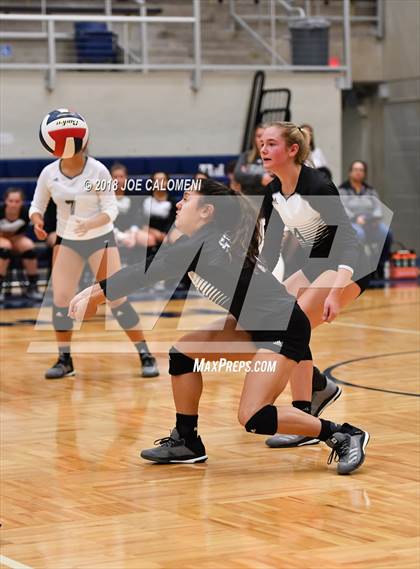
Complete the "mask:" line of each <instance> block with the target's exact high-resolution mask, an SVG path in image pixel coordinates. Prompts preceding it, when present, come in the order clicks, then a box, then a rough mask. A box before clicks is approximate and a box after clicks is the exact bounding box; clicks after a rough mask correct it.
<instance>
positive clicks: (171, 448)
mask: <svg viewBox="0 0 420 569" xmlns="http://www.w3.org/2000/svg"><path fill="white" fill-rule="evenodd" d="M154 444H155V445H157V446H156V448H148V449H146V450H142V451H141V453H140V456H141V457H142V458H145V459H146V460H151V461H152V462H158V463H160V464H177V463H186V464H193V463H194V462H205V461H206V460H207V458H208V457H207V455H206V449H205V448H204V445H203V443H202V441H201V438H200V437H197V439H196V440H194V441H192V442H189V443H188V446H187V445H186V442H185V440H184V439H181V437H180V436H179V433H178V431H177V430H176V429H172V431H171V434H170V435H169V437H165V438H163V439H157V440H156V441H155V443H154Z"/></svg>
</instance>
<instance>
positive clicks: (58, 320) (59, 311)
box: [52, 304, 73, 332]
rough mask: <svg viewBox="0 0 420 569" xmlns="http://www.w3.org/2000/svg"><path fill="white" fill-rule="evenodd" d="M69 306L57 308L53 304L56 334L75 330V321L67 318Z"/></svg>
mask: <svg viewBox="0 0 420 569" xmlns="http://www.w3.org/2000/svg"><path fill="white" fill-rule="evenodd" d="M68 309H69V307H68V306H56V305H55V304H53V307H52V310H53V317H52V320H53V326H54V330H55V331H56V332H68V331H69V330H73V320H72V319H71V318H70V316H67V312H68Z"/></svg>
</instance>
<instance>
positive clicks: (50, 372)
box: [45, 356, 76, 379]
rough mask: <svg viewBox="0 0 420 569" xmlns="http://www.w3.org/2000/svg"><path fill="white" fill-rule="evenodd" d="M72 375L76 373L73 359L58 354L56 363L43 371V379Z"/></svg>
mask: <svg viewBox="0 0 420 569" xmlns="http://www.w3.org/2000/svg"><path fill="white" fill-rule="evenodd" d="M73 375H76V372H75V371H74V368H73V360H72V359H71V358H67V357H63V356H59V357H58V360H57V361H56V363H55V364H54V365H53V366H52V367H50V368H49V369H47V371H46V372H45V379H62V378H63V377H71V376H73Z"/></svg>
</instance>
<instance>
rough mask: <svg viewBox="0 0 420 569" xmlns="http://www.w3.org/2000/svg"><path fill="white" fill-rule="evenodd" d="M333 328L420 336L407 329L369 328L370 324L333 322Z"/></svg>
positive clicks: (416, 332)
mask: <svg viewBox="0 0 420 569" xmlns="http://www.w3.org/2000/svg"><path fill="white" fill-rule="evenodd" d="M333 324H334V325H335V326H348V327H349V328H365V329H366V330H381V331H382V332H400V333H402V334H414V335H415V336H420V332H418V331H417V330H408V329H407V328H384V327H382V326H371V325H370V324H354V323H353V322H334V323H333Z"/></svg>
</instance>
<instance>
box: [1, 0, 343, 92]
mask: <svg viewBox="0 0 420 569" xmlns="http://www.w3.org/2000/svg"><path fill="white" fill-rule="evenodd" d="M200 4H201V3H200V0H192V16H183V17H178V16H171V17H169V16H147V15H146V11H145V10H144V11H143V15H139V16H112V15H109V14H106V15H90V14H89V15H85V14H84V15H72V14H61V15H57V14H40V15H33V14H1V15H0V18H1V20H2V22H4V23H5V24H6V26H7V24H8V23H9V22H18V23H22V24H23V25H24V26H25V25H26V26H28V25H30V24H34V23H39V24H40V25H41V26H42V28H41V31H34V30H33V29H32V30H30V31H13V30H12V29H11V26H10V25H9V26H8V28H9V29H7V27H6V29H4V24H3V31H2V32H0V40H1V41H4V40H18V39H22V40H28V39H34V40H35V39H36V40H41V41H43V40H45V42H46V50H45V53H46V56H44V61H41V62H39V61H34V62H29V61H22V62H20V61H7V59H8V57H7V54H6V57H2V63H1V68H2V70H3V71H7V70H44V71H46V81H47V87H48V89H50V90H52V89H54V86H55V83H56V80H57V72H58V71H63V70H103V71H113V70H127V71H142V72H148V71H152V70H189V71H191V72H192V88H193V89H195V90H197V89H199V87H200V84H201V76H202V73H203V72H204V71H236V70H238V71H256V70H263V71H302V72H307V71H311V72H327V73H338V74H341V75H344V77H342V79H344V81H341V86H342V87H344V88H348V86H349V85H351V61H350V7H349V4H350V0H343V34H344V35H343V37H344V41H343V61H344V64H342V65H340V64H339V65H335V66H330V65H293V64H290V63H287V62H286V61H285V60H284V59H283V58H279V57H277V58H275V57H273V58H272V60H271V64H270V63H267V64H261V63H255V64H229V63H228V54H226V60H227V61H226V63H223V64H211V63H205V64H204V63H203V62H202V39H201V33H202V29H201V14H200ZM88 22H92V23H97V24H101V23H102V24H104V25H107V26H108V27H106V26H105V29H106V31H107V32H108V33H109V34H112V36H113V38H114V48H115V50H114V52H113V57H110V58H108V60H105V59H106V58H105V57H104V56H103V54H102V56H101V54H99V55H100V57H99V58H98V57H96V58H95V57H93V58H92V57H91V58H89V57H81V58H80V57H79V56H77V57H75V55H74V53H73V51H72V50H73V48H75V50H77V47H78V46H76V45H75V44H76V43H77V33H76V34H74V33H73V32H71V31H69V29H68V26H69V24H74V25H75V26H77V25H78V24H79V25H80V24H81V23H88ZM153 24H165V25H185V24H188V25H190V26H192V39H191V42H192V50H191V53H192V55H191V57H189V56H186V57H185V58H184V59H186V60H187V61H185V60H184V62H181V63H175V62H172V63H171V62H169V61H168V62H167V63H157V62H152V61H150V58H149V54H150V41H149V39H148V33H147V30H148V29H149V26H150V25H153ZM66 26H67V28H66ZM139 27H140V37H138V29H139ZM66 42H71V44H70V43H66ZM273 42H274V40H273ZM64 44H65V45H64ZM3 47H4V46H2V48H3ZM65 47H67V48H68V49H67V52H66V51H65ZM69 50H70V51H69ZM269 51H270V50H269ZM63 54H64V55H63ZM2 55H4V54H2ZM36 57H37V59H38V60H39V57H40V55H39V54H37V56H36ZM170 57H171V52H170V49H169V50H168V59H169V58H170ZM9 59H11V58H10V57H9Z"/></svg>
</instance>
